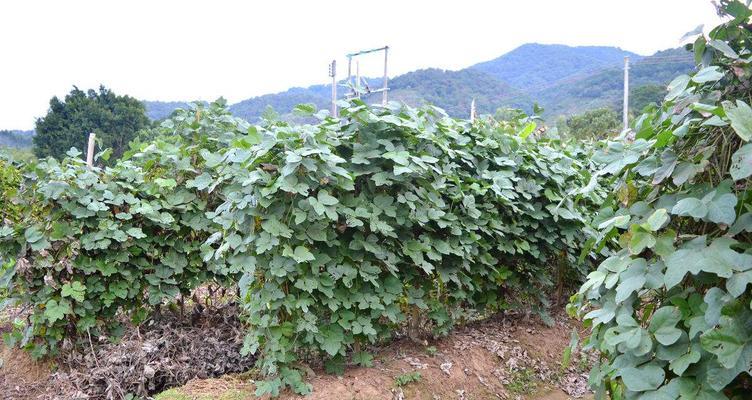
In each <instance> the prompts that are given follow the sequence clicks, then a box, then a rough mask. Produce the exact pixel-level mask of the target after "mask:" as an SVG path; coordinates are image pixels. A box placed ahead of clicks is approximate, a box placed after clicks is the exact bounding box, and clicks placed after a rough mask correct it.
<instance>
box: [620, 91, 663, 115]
mask: <svg viewBox="0 0 752 400" xmlns="http://www.w3.org/2000/svg"><path fill="white" fill-rule="evenodd" d="M665 96H666V87H665V86H664V85H655V84H648V85H641V86H637V87H635V88H633V89H632V90H630V92H629V109H630V110H631V112H630V119H631V115H632V114H634V113H637V114H639V113H641V112H642V110H644V109H645V107H647V106H648V105H650V104H656V105H658V104H661V102H662V101H663V97H665Z"/></svg>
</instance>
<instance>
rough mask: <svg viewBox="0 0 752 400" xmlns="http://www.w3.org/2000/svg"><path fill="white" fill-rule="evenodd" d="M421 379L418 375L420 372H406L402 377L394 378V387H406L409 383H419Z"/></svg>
mask: <svg viewBox="0 0 752 400" xmlns="http://www.w3.org/2000/svg"><path fill="white" fill-rule="evenodd" d="M421 378H423V377H422V376H421V375H420V372H418V371H413V372H407V373H404V374H402V375H397V376H395V377H394V386H397V387H403V386H407V385H408V384H410V383H413V382H419V381H420V380H421Z"/></svg>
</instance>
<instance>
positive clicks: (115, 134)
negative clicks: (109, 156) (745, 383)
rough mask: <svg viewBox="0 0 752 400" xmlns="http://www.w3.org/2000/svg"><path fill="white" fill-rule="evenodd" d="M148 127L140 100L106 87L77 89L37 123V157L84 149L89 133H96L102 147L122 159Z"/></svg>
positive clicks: (55, 102) (53, 102) (55, 103)
mask: <svg viewBox="0 0 752 400" xmlns="http://www.w3.org/2000/svg"><path fill="white" fill-rule="evenodd" d="M148 126H149V119H148V118H147V117H146V111H145V109H144V105H143V103H141V102H140V101H139V100H136V99H134V98H133V97H130V96H118V95H116V94H115V93H113V92H112V91H111V90H109V89H107V88H105V87H104V86H100V87H99V91H95V90H93V89H91V90H88V91H86V92H84V91H82V90H80V89H79V88H77V87H75V86H74V87H73V90H72V91H71V92H70V93H69V94H67V95H66V96H65V100H63V101H61V100H60V99H58V98H57V97H53V98H52V100H50V109H49V111H48V112H47V115H46V116H44V117H43V118H39V119H37V122H36V132H37V134H36V136H34V139H33V140H34V154H35V155H36V156H37V157H47V156H52V157H56V158H59V157H61V156H63V155H64V154H65V153H66V152H67V151H68V150H69V149H70V148H71V147H76V148H79V149H83V148H84V147H85V145H86V140H87V136H88V134H89V132H94V133H96V135H97V139H98V142H99V143H98V144H99V146H101V147H102V148H112V150H113V155H114V156H115V157H119V156H120V155H122V154H123V152H124V151H125V150H127V149H128V143H129V142H130V141H131V140H132V139H133V138H134V137H136V134H137V133H138V131H139V130H141V129H144V128H147V127H148Z"/></svg>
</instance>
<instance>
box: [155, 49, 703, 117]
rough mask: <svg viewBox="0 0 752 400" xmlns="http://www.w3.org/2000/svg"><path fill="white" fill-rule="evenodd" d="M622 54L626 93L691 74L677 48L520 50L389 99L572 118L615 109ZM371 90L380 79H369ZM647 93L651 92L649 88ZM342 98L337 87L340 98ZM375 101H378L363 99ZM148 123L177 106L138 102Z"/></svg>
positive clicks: (308, 92)
mask: <svg viewBox="0 0 752 400" xmlns="http://www.w3.org/2000/svg"><path fill="white" fill-rule="evenodd" d="M624 55H630V56H631V57H632V60H633V65H632V78H631V79H632V88H635V89H636V88H640V87H644V86H648V85H657V86H665V85H666V84H668V83H669V82H670V81H671V79H672V78H673V77H674V76H676V75H678V74H681V73H687V72H689V71H691V70H692V68H694V63H693V62H692V57H691V55H690V54H689V53H687V52H686V51H685V50H683V49H673V50H666V51H661V52H657V53H656V54H655V55H653V56H648V57H641V56H639V55H636V54H633V53H629V52H625V51H623V50H620V49H617V48H614V47H597V46H583V47H570V46H562V45H541V44H528V45H523V46H521V47H520V48H518V49H516V50H513V51H511V52H509V53H507V54H505V55H503V56H501V57H499V58H497V59H495V60H491V61H487V62H484V63H480V64H476V65H474V66H471V67H469V68H465V69H461V70H458V71H445V70H440V69H436V68H428V69H421V70H417V71H413V72H409V73H406V74H403V75H398V76H395V77H393V78H391V79H390V82H389V86H390V88H391V92H390V99H392V100H398V101H403V102H405V103H407V104H408V105H412V106H419V105H421V104H426V103H428V104H432V105H434V106H437V107H440V108H442V109H444V110H446V111H447V113H448V114H449V115H450V116H452V117H455V118H466V117H467V116H468V115H469V113H470V102H471V101H472V99H473V98H475V99H476V104H477V110H478V112H479V113H489V114H490V113H493V112H494V111H495V110H496V109H497V108H500V107H514V108H521V109H523V110H525V111H527V112H532V110H533V103H534V102H538V103H540V104H541V105H542V106H543V107H544V109H545V110H546V112H545V117H547V118H548V119H550V120H551V121H550V122H553V121H554V120H555V119H556V117H557V116H559V115H566V116H569V115H573V114H577V113H582V112H585V111H588V110H591V109H595V108H602V107H610V108H613V109H615V110H619V109H621V105H620V104H621V103H620V101H621V96H622V87H623V79H622V76H623V74H622V72H621V68H622V67H621V66H622V63H623V59H624ZM368 81H369V83H370V84H371V86H373V87H376V86H378V85H380V83H381V81H380V79H369V80H368ZM635 89H633V93H634V94H635V95H636V96H638V101H637V102H635V104H634V106H635V107H637V108H634V109H633V110H635V111H641V110H642V108H643V106H644V105H645V104H646V103H643V101H646V100H651V101H652V100H655V99H656V97H653V96H648V97H647V99H645V98H643V96H644V95H646V94H655V92H649V93H645V92H644V91H645V90H648V89H646V88H643V89H641V90H640V91H634V90H635ZM653 89H654V87H653ZM346 91H347V88H346V86H345V83H344V82H340V88H339V94H340V98H342V97H343V96H344V93H345V92H346ZM365 101H367V102H371V101H373V102H377V103H378V102H380V101H381V97H380V96H377V97H375V98H365ZM330 102H331V86H330V85H313V86H309V87H306V88H291V89H289V90H287V91H284V92H280V93H274V94H267V95H263V96H257V97H253V98H250V99H246V100H243V101H240V102H238V103H235V104H232V105H231V106H230V110H231V111H232V113H233V115H235V116H238V117H241V118H243V119H245V120H247V121H250V122H252V123H255V122H257V121H258V119H259V117H260V116H261V114H262V113H263V112H264V110H265V109H266V107H268V106H271V107H273V108H274V109H275V110H276V111H277V112H279V113H280V114H282V117H283V119H290V117H291V115H292V114H291V111H292V110H293V109H294V108H295V106H296V105H298V104H314V105H316V107H318V108H319V109H326V108H328V107H329V104H330ZM145 104H146V106H147V113H148V114H149V116H150V117H151V118H152V119H163V118H166V117H167V116H169V114H170V113H171V112H172V111H173V110H174V108H171V106H172V105H173V104H174V105H175V106H176V107H177V106H178V105H180V104H181V103H179V102H177V103H162V102H145Z"/></svg>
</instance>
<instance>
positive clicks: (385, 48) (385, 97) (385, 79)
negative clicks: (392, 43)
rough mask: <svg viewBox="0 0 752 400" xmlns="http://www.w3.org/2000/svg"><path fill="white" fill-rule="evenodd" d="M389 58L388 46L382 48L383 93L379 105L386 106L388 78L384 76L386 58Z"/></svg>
mask: <svg viewBox="0 0 752 400" xmlns="http://www.w3.org/2000/svg"><path fill="white" fill-rule="evenodd" d="M388 56H389V46H384V93H383V94H382V97H381V104H382V105H386V103H387V99H388V97H387V91H388V90H389V85H388V84H389V76H387V74H386V62H387V57H388Z"/></svg>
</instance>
